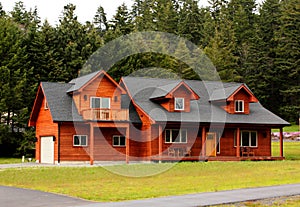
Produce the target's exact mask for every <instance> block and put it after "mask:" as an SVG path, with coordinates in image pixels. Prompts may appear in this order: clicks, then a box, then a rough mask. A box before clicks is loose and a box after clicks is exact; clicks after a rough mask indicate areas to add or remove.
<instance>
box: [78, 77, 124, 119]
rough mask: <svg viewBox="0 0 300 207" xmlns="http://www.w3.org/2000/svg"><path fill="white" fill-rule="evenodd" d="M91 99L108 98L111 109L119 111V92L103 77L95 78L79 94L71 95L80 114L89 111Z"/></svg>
mask: <svg viewBox="0 0 300 207" xmlns="http://www.w3.org/2000/svg"><path fill="white" fill-rule="evenodd" d="M91 97H108V98H110V108H111V109H121V90H120V89H119V88H118V87H117V86H116V85H115V84H114V83H112V82H111V80H110V79H109V78H107V77H106V76H104V75H100V76H99V77H97V78H96V79H95V80H94V81H93V82H92V83H90V84H89V85H87V86H86V87H85V88H84V89H83V90H82V92H81V93H74V94H73V100H74V102H75V104H76V107H77V109H79V113H80V114H82V111H83V110H88V109H90V98H91Z"/></svg>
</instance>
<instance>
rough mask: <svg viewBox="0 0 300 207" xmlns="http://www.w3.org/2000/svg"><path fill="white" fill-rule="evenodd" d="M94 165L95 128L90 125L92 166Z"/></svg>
mask: <svg viewBox="0 0 300 207" xmlns="http://www.w3.org/2000/svg"><path fill="white" fill-rule="evenodd" d="M93 164H94V126H93V124H90V165H93Z"/></svg>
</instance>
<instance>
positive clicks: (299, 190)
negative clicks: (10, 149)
mask: <svg viewBox="0 0 300 207" xmlns="http://www.w3.org/2000/svg"><path fill="white" fill-rule="evenodd" d="M293 195H300V183H298V184H288V185H279V186H270V187H260V188H246V189H237V190H229V191H219V192H209V193H197V194H188V195H181V196H168V197H162V198H152V199H143V200H133V201H123V202H91V201H86V200H82V199H77V198H72V197H68V196H63V195H57V194H53V193H45V192H41V191H34V190H26V189H20V188H14V187H6V186H0V204H1V206H5V207H69V206H80V207H141V206H142V207H147V206H151V207H152V206H155V207H166V206H168V207H197V206H209V205H218V204H229V203H237V202H243V201H249V200H261V199H266V198H274V197H280V196H293Z"/></svg>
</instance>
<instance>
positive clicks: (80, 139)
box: [73, 135, 87, 146]
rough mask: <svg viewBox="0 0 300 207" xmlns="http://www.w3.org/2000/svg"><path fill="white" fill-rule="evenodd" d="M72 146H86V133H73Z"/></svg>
mask: <svg viewBox="0 0 300 207" xmlns="http://www.w3.org/2000/svg"><path fill="white" fill-rule="evenodd" d="M73 146H87V135H74V136H73Z"/></svg>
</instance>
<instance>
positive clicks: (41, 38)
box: [0, 0, 300, 156]
mask: <svg viewBox="0 0 300 207" xmlns="http://www.w3.org/2000/svg"><path fill="white" fill-rule="evenodd" d="M61 10H62V14H61V16H60V17H59V21H58V22H59V23H57V25H51V24H50V23H49V22H47V20H45V21H43V22H42V21H41V18H40V17H39V15H38V13H39V12H38V10H37V9H36V8H31V9H29V10H27V9H25V6H24V4H23V3H22V2H21V1H20V2H18V3H16V4H15V6H14V8H13V9H12V11H5V10H4V8H3V7H2V5H1V2H0V114H1V119H0V121H1V122H0V156H19V155H23V154H28V153H30V149H31V148H32V146H33V144H34V137H35V136H34V130H33V129H32V128H28V126H27V124H28V119H29V116H30V112H31V108H32V106H33V103H34V99H35V94H36V91H37V87H38V85H39V83H40V82H41V81H50V82H68V81H70V80H71V79H73V78H76V77H77V76H78V75H79V73H80V70H81V68H82V67H83V65H84V64H85V62H86V61H87V60H88V58H89V57H90V56H91V55H92V54H93V53H94V52H95V51H97V49H99V48H101V47H102V46H103V45H105V44H106V43H108V42H110V41H112V40H114V39H116V38H118V37H121V36H123V35H128V34H131V33H135V32H142V31H159V32H166V33H171V34H174V35H177V36H179V37H183V38H185V39H187V40H189V41H191V42H192V43H193V44H195V45H196V46H197V47H199V48H200V49H201V50H203V51H204V53H205V54H206V55H207V56H208V57H209V58H210V60H211V61H212V63H213V64H214V66H215V67H216V70H217V71H218V74H219V76H220V78H221V79H222V81H225V82H230V81H234V82H244V83H246V84H247V85H248V86H249V88H250V89H251V90H252V91H253V92H254V94H255V95H256V97H257V98H258V99H259V100H260V102H261V103H262V105H264V106H265V107H266V108H268V109H269V110H270V111H272V112H273V113H275V114H277V115H279V116H281V117H282V118H284V119H285V120H287V121H290V122H292V123H296V122H298V118H299V116H300V74H299V72H300V1H299V0H265V1H263V2H262V3H261V4H260V5H258V4H257V3H256V1H255V0H210V1H209V6H207V7H199V4H198V1H197V0H134V4H133V5H132V7H131V8H128V7H127V6H126V5H125V4H122V5H120V6H119V7H118V9H117V10H116V12H115V14H114V15H113V17H112V18H111V19H108V18H107V15H106V13H105V11H104V9H103V7H102V6H101V1H99V7H98V9H97V12H96V13H95V15H94V18H93V19H91V20H90V21H87V22H85V23H84V24H83V23H80V22H79V21H78V20H77V16H76V15H75V11H76V6H75V5H73V4H67V5H65V6H64V8H61ZM185 47H186V45H184V44H181V46H180V47H178V48H177V49H176V51H174V52H177V53H179V54H181V55H184V48H185ZM153 67H156V68H168V69H169V70H172V71H174V72H175V73H176V74H179V76H180V77H181V78H184V79H197V78H199V77H197V76H195V74H194V73H191V70H190V68H189V65H187V64H185V63H183V62H181V61H179V60H177V59H174V58H172V57H171V56H168V55H163V54H157V53H151V52H147V53H144V54H135V55H131V56H129V57H126V58H124V59H122V60H120V61H119V62H117V63H116V64H114V65H113V66H112V67H111V68H110V70H109V71H108V72H109V74H110V75H111V76H112V77H113V78H115V80H117V81H118V80H119V79H120V77H121V76H126V75H129V74H131V73H132V72H134V71H137V70H139V69H140V68H153ZM149 70H150V69H149ZM82 72H84V71H82ZM85 72H88V71H85ZM149 74H150V75H149V76H151V71H150V72H149ZM152 76H155V77H160V76H163V74H160V73H155V74H152Z"/></svg>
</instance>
